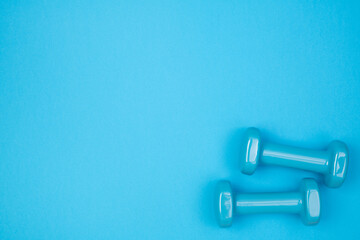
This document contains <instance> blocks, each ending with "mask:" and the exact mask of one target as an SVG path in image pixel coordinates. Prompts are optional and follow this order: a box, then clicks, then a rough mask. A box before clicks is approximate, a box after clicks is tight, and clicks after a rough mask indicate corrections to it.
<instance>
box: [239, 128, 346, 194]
mask: <svg viewBox="0 0 360 240" xmlns="http://www.w3.org/2000/svg"><path fill="white" fill-rule="evenodd" d="M261 140H262V139H261V137H260V131H259V130H258V129H256V128H248V129H247V130H246V132H245V134H244V137H243V140H242V144H241V158H240V162H241V171H242V172H243V173H245V174H248V175H250V174H253V173H254V172H255V170H256V167H257V165H258V163H259V162H261V163H264V164H273V165H279V166H284V167H292V168H298V169H303V170H307V171H313V172H317V173H321V174H323V175H324V176H325V178H324V182H325V184H326V185H327V186H328V187H333V188H336V187H339V186H341V185H342V183H343V182H344V181H345V178H346V174H347V169H348V164H349V157H348V155H349V154H348V149H347V146H346V144H345V143H343V142H341V141H333V142H331V143H330V144H329V146H328V148H327V150H325V151H319V150H310V149H304V148H297V147H291V146H285V145H280V144H273V143H262V141H261Z"/></svg>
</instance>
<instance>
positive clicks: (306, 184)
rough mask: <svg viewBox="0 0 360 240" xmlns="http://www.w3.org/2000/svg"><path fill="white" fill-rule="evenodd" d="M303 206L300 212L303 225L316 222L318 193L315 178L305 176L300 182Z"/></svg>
mask: <svg viewBox="0 0 360 240" xmlns="http://www.w3.org/2000/svg"><path fill="white" fill-rule="evenodd" d="M300 193H301V195H302V201H303V208H302V211H301V212H300V216H301V219H302V220H303V222H304V224H305V225H314V224H317V223H318V222H319V220H320V194H319V188H318V185H317V183H316V182H315V180H313V179H310V178H305V179H303V180H302V181H301V184H300Z"/></svg>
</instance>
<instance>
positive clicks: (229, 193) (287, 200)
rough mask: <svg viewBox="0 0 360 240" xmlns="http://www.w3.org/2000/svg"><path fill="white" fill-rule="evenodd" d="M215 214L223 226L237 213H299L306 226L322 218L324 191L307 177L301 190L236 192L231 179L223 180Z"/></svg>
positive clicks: (216, 191) (218, 190) (219, 183)
mask: <svg viewBox="0 0 360 240" xmlns="http://www.w3.org/2000/svg"><path fill="white" fill-rule="evenodd" d="M214 208H215V214H216V219H217V222H218V224H219V226H220V227H229V226H231V224H232V221H233V216H234V215H235V214H251V213H293V214H294V213H295V214H299V215H300V216H301V218H302V220H303V222H304V224H306V225H314V224H317V223H318V222H319V220H320V194H319V189H318V186H317V183H316V182H315V180H313V179H303V180H302V181H301V184H300V191H299V192H286V193H284V192H282V193H236V194H235V193H234V192H233V190H232V188H231V185H230V182H228V181H219V182H218V183H217V185H216V189H215V205H214Z"/></svg>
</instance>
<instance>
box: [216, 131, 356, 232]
mask: <svg viewBox="0 0 360 240" xmlns="http://www.w3.org/2000/svg"><path fill="white" fill-rule="evenodd" d="M240 163H241V164H240V165H241V172H242V173H244V174H248V175H251V174H253V173H254V172H255V170H256V167H257V165H258V164H259V163H263V164H273V165H279V166H285V167H292V168H299V169H303V170H308V171H313V172H317V173H320V174H322V175H323V176H324V183H325V185H326V186H328V187H331V188H337V187H340V186H341V184H342V183H343V182H344V180H345V177H346V173H347V169H348V164H349V154H348V148H347V146H346V144H345V143H343V142H341V141H333V142H331V143H330V144H329V146H328V148H327V150H324V151H317V150H309V149H303V148H297V147H290V146H285V145H279V144H273V143H263V142H262V139H261V136H260V132H259V130H258V129H256V128H248V129H247V130H246V132H245V134H244V136H243V139H242V142H241V158H240ZM215 210H216V218H217V221H218V223H219V225H220V226H221V227H229V226H231V224H232V220H233V216H234V215H235V214H250V213H295V214H299V215H300V216H301V219H302V220H303V222H304V224H306V225H314V224H317V223H318V222H319V220H320V193H319V188H318V185H317V183H316V181H315V180H314V179H311V178H305V179H303V180H302V181H301V184H300V188H299V190H298V191H294V192H281V193H234V192H233V190H232V187H231V184H230V182H228V181H219V182H218V183H217V185H216V189H215Z"/></svg>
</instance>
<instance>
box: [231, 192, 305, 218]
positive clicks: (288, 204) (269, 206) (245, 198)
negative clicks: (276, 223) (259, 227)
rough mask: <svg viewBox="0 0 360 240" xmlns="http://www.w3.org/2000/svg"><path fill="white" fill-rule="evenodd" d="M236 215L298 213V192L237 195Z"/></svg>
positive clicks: (300, 207)
mask: <svg viewBox="0 0 360 240" xmlns="http://www.w3.org/2000/svg"><path fill="white" fill-rule="evenodd" d="M235 204H236V205H235V206H236V213H238V214H250V213H300V212H301V211H302V208H303V206H302V198H301V193H299V192H286V193H246V194H243V193H238V194H236V201H235Z"/></svg>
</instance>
